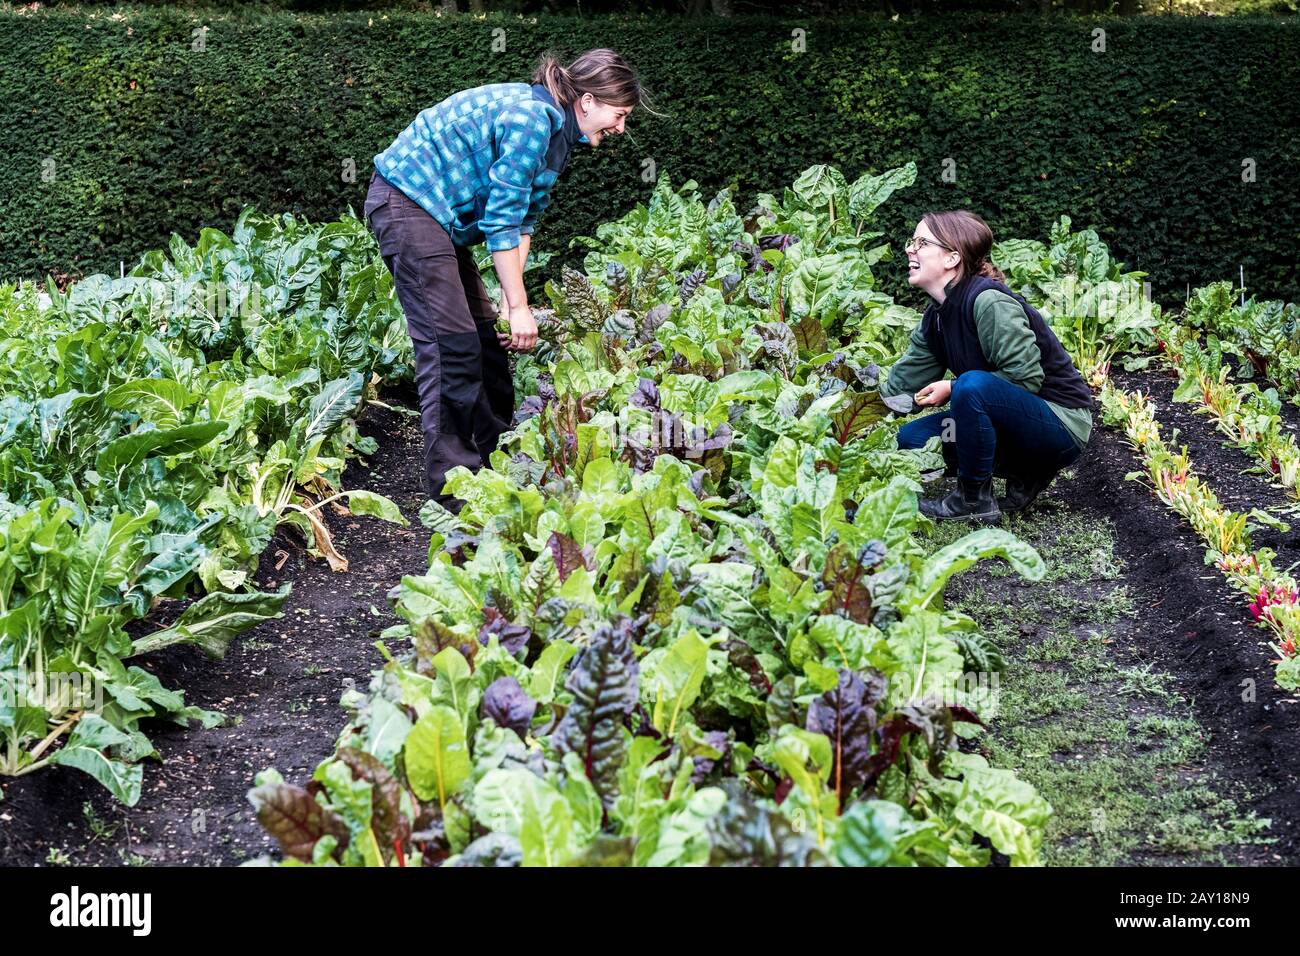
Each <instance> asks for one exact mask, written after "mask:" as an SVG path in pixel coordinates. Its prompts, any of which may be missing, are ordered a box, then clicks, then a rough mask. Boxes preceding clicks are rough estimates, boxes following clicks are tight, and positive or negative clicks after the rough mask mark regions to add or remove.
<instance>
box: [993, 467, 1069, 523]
mask: <svg viewBox="0 0 1300 956" xmlns="http://www.w3.org/2000/svg"><path fill="white" fill-rule="evenodd" d="M1055 477H1056V475H1046V476H1042V475H1038V476H1033V477H1026V476H1024V475H1012V476H1011V477H1009V478H1007V493H1006V494H1005V495H1003V496H1002V497H1001V498H999V499H998V508H999V509H1000V510H1002V511H1004V512H1006V513H1007V514H1014V513H1015V512H1017V511H1024V510H1025V509H1026V508H1028V507H1029V506H1030V505H1031V504H1033V502H1034V499H1035V498H1037V497H1038V496H1039V495H1041V494H1042V493H1043V492H1044V491H1046V490H1047V486H1048V485H1050V484H1051V483H1052V480H1053V479H1054V478H1055Z"/></svg>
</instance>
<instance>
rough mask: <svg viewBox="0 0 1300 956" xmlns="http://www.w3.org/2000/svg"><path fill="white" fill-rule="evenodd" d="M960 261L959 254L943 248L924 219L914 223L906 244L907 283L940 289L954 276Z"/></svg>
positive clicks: (924, 287)
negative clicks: (909, 239)
mask: <svg viewBox="0 0 1300 956" xmlns="http://www.w3.org/2000/svg"><path fill="white" fill-rule="evenodd" d="M960 263H961V256H960V255H958V254H957V253H956V252H954V251H952V250H951V249H945V248H944V247H943V246H942V245H941V244H940V243H939V240H938V239H936V238H935V235H934V233H933V232H931V231H930V227H929V226H927V225H926V224H925V221H924V220H922V221H921V222H918V223H917V224H916V229H915V230H914V231H913V232H912V239H911V241H910V242H909V243H908V244H907V282H908V285H914V286H920V287H921V288H923V289H927V290H929V289H931V288H939V289H942V288H943V287H944V286H945V285H947V283H948V281H949V280H950V279H952V278H954V277H955V276H956V274H957V267H958V265H960Z"/></svg>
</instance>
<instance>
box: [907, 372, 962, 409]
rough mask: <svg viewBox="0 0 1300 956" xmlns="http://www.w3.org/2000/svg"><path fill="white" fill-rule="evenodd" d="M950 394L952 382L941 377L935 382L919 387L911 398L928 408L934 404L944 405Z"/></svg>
mask: <svg viewBox="0 0 1300 956" xmlns="http://www.w3.org/2000/svg"><path fill="white" fill-rule="evenodd" d="M951 394H952V382H950V381H949V380H948V379H946V378H941V379H939V381H937V382H931V383H930V384H929V385H927V386H926V387H925V388H923V389H921V390H920V391H919V392H917V393H916V394H915V395H913V396H912V399H913V400H914V401H915V402H916V404H918V405H920V406H922V407H924V408H929V407H931V406H935V405H945V404H947V402H948V396H949V395H951Z"/></svg>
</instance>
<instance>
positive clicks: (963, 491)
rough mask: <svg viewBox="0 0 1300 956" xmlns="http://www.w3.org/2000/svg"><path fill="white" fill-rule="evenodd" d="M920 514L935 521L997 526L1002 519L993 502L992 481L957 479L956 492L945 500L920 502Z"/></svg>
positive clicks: (932, 499) (989, 479) (990, 479)
mask: <svg viewBox="0 0 1300 956" xmlns="http://www.w3.org/2000/svg"><path fill="white" fill-rule="evenodd" d="M921 514H923V515H925V516H926V517H927V518H933V519H934V520H936V521H978V522H981V523H983V524H997V523H998V521H1000V520H1001V519H1002V512H1001V511H1000V510H998V503H997V502H996V501H994V500H993V479H992V478H988V479H985V480H984V481H968V480H966V479H965V478H961V479H958V481H957V490H956V491H954V492H953V493H952V494H950V495H948V497H946V498H931V499H928V500H926V501H922V502H921Z"/></svg>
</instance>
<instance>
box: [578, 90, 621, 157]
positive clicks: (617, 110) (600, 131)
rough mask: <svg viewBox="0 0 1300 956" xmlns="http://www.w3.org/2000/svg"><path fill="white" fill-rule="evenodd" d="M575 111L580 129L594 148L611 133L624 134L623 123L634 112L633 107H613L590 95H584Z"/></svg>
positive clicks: (579, 99)
mask: <svg viewBox="0 0 1300 956" xmlns="http://www.w3.org/2000/svg"><path fill="white" fill-rule="evenodd" d="M573 111H574V113H575V114H576V115H577V117H578V129H580V130H582V132H583V134H584V135H585V136H586V137H587V141H588V142H589V143H590V144H591V145H592V146H599V145H600V144H601V142H602V141H603V140H604V139H605V137H606V136H607V135H609V134H610V133H622V132H623V121H624V120H625V119H627V117H628V114H629V113H631V112H632V107H630V106H611V105H610V104H608V103H602V102H601V101H600V100H598V99H596V98H595V97H594V96H592V95H591V94H590V93H583V94H582V96H581V97H579V98H578V101H577V102H576V103H574V104H573Z"/></svg>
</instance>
